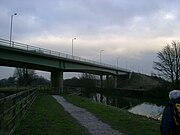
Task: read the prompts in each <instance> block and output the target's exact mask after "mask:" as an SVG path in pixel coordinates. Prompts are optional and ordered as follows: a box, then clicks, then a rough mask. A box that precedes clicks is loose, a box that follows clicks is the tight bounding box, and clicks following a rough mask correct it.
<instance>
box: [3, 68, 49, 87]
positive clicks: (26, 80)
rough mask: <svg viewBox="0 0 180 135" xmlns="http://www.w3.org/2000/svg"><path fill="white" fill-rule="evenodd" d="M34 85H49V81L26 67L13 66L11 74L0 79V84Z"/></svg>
mask: <svg viewBox="0 0 180 135" xmlns="http://www.w3.org/2000/svg"><path fill="white" fill-rule="evenodd" d="M15 85H16V86H36V85H50V81H49V80H48V79H46V78H44V77H42V76H39V75H37V73H36V72H35V70H33V69H27V68H15V70H14V74H13V76H11V77H9V78H4V79H1V80H0V86H1V87H3V86H15Z"/></svg>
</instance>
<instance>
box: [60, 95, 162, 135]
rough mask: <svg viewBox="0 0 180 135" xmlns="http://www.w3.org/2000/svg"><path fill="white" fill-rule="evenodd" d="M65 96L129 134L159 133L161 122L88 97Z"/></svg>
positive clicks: (157, 134) (156, 134) (145, 134)
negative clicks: (96, 101)
mask: <svg viewBox="0 0 180 135" xmlns="http://www.w3.org/2000/svg"><path fill="white" fill-rule="evenodd" d="M64 98H65V99H66V100H67V101H68V102H71V103H72V104H74V105H76V106H79V107H81V108H84V109H86V110H87V111H89V112H91V113H93V114H95V116H96V117H97V118H99V119H100V120H102V121H103V122H105V123H107V124H109V125H110V126H111V127H112V128H114V129H117V130H119V131H122V132H124V133H126V134H129V135H159V134H160V131H159V126H160V123H159V122H158V121H156V120H152V119H148V118H146V117H142V116H139V115H134V114H132V113H129V112H127V111H125V110H122V109H119V108H116V107H112V106H107V105H103V104H100V103H95V102H93V101H92V100H89V99H87V98H83V97H78V96H70V95H65V96H64Z"/></svg>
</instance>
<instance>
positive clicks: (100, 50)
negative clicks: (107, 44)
mask: <svg viewBox="0 0 180 135" xmlns="http://www.w3.org/2000/svg"><path fill="white" fill-rule="evenodd" d="M103 51H104V50H100V63H101V62H102V52H103Z"/></svg>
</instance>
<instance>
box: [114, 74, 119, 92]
mask: <svg viewBox="0 0 180 135" xmlns="http://www.w3.org/2000/svg"><path fill="white" fill-rule="evenodd" d="M117 77H118V76H117V75H114V76H113V78H114V88H115V89H116V88H117V80H118V79H117Z"/></svg>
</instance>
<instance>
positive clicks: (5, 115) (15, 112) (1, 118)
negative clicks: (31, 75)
mask: <svg viewBox="0 0 180 135" xmlns="http://www.w3.org/2000/svg"><path fill="white" fill-rule="evenodd" d="M36 96H37V89H35V88H34V89H30V90H26V91H21V92H18V93H15V94H12V95H10V96H7V97H4V98H0V135H11V134H12V133H13V132H14V130H15V128H16V127H17V125H18V123H19V122H20V121H21V119H22V118H23V116H24V115H25V113H26V112H27V110H28V109H29V108H30V106H31V104H32V102H33V101H34V99H35V97H36Z"/></svg>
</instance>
